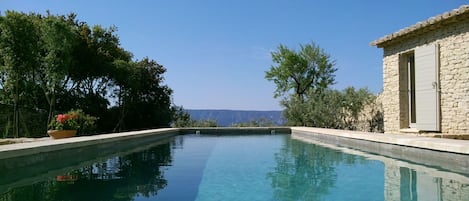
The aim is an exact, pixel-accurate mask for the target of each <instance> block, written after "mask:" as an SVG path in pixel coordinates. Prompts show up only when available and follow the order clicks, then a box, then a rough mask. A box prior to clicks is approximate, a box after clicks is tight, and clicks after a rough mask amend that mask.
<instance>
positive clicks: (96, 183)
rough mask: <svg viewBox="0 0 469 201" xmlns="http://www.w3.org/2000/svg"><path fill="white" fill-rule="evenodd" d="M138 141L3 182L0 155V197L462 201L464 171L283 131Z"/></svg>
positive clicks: (467, 185)
mask: <svg viewBox="0 0 469 201" xmlns="http://www.w3.org/2000/svg"><path fill="white" fill-rule="evenodd" d="M139 146H145V147H146V148H143V149H141V150H133V149H130V150H129V151H121V152H120V154H117V155H116V154H111V155H109V156H107V157H99V159H96V157H92V155H91V156H90V158H89V159H88V160H89V161H90V162H88V163H87V162H83V161H82V162H81V163H79V164H78V165H77V164H75V165H72V166H70V167H60V168H55V169H51V170H49V171H47V172H44V171H40V172H37V173H36V174H28V175H27V177H24V178H21V177H18V179H16V177H15V181H9V182H8V183H4V182H1V180H2V178H3V177H4V178H7V176H6V175H4V174H2V172H3V173H5V172H7V173H8V174H11V173H12V172H15V173H17V174H21V172H22V169H21V168H19V169H15V170H7V169H5V167H8V165H5V164H3V165H2V161H0V201H10V200H12V201H13V200H14V201H17V200H19V201H21V200H39V201H40V200H70V201H72V200H200V201H205V200H286V201H288V200H469V177H468V175H463V174H456V173H451V172H445V171H442V170H439V169H438V168H436V167H426V166H421V165H418V164H414V163H412V162H408V161H407V162H406V161H401V160H397V159H393V158H389V157H385V156H380V155H374V154H368V153H366V152H360V151H357V150H352V149H346V148H342V147H334V146H330V145H327V144H320V143H306V142H303V141H301V140H297V139H292V138H291V137H290V135H249V136H248V135H245V136H213V135H186V136H176V137H174V138H171V139H170V140H168V141H167V142H165V143H158V144H153V145H152V144H151V143H150V144H145V145H143V144H141V145H139ZM95 152H96V153H98V152H99V151H96V150H95ZM3 162H5V161H3ZM37 165H41V164H37ZM42 165H44V164H42ZM2 168H3V169H2Z"/></svg>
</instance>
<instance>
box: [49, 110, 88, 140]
mask: <svg viewBox="0 0 469 201" xmlns="http://www.w3.org/2000/svg"><path fill="white" fill-rule="evenodd" d="M96 119H97V118H96V117H92V116H90V115H87V114H85V113H83V111H82V110H71V111H69V112H67V113H65V114H58V115H56V116H55V118H54V119H52V121H51V122H50V124H49V130H48V131H47V134H49V136H50V137H51V138H53V139H61V138H68V137H73V136H75V135H76V134H77V132H78V131H79V130H87V131H89V130H90V128H92V127H94V122H95V121H96Z"/></svg>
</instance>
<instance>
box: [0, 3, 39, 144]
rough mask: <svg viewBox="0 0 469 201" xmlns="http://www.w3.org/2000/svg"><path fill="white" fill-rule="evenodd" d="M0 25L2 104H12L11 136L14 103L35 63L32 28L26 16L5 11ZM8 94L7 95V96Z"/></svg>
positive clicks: (15, 114)
mask: <svg viewBox="0 0 469 201" xmlns="http://www.w3.org/2000/svg"><path fill="white" fill-rule="evenodd" d="M0 22H1V24H0V71H1V72H2V73H1V78H2V79H1V81H2V84H1V86H2V92H3V94H5V95H6V97H3V101H2V102H4V103H7V104H8V103H13V108H14V109H13V122H14V123H13V124H14V128H15V129H14V136H16V137H18V133H19V129H18V128H19V125H18V124H19V112H18V104H19V103H20V102H21V99H22V97H23V96H24V93H22V92H23V91H24V90H25V88H26V86H27V85H28V84H27V82H28V81H30V80H31V77H30V76H28V75H30V73H29V72H31V69H32V68H33V67H34V66H35V64H36V55H37V54H38V48H37V41H38V38H37V35H36V27H35V25H34V22H33V21H32V20H31V18H30V17H28V16H25V15H22V14H19V13H16V12H10V11H7V12H6V15H5V16H4V17H1V21H0ZM7 94H8V95H7Z"/></svg>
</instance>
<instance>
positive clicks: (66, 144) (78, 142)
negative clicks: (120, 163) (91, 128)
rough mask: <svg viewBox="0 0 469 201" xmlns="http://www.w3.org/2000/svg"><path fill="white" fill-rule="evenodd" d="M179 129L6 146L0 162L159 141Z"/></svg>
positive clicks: (3, 146)
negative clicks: (137, 141)
mask: <svg viewBox="0 0 469 201" xmlns="http://www.w3.org/2000/svg"><path fill="white" fill-rule="evenodd" d="M179 133H180V129H179V128H161V129H151V130H142V131H130V132H122V133H109V134H101V135H93V136H81V137H73V138H65V139H58V140H52V139H51V140H40V141H34V142H25V143H16V144H7V145H1V146H0V160H1V159H7V158H15V157H21V156H26V155H32V154H38V153H45V152H52V151H60V150H64V149H73V148H80V147H86V146H91V145H97V144H105V143H112V142H116V141H120V140H130V139H138V138H143V137H149V136H152V137H156V136H157V137H160V138H161V139H164V138H167V137H171V136H176V135H179Z"/></svg>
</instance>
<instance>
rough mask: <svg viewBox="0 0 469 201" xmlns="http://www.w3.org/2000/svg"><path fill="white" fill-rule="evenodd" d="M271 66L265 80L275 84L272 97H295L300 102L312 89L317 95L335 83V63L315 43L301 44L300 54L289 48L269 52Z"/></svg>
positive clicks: (279, 47)
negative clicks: (288, 95) (290, 93)
mask: <svg viewBox="0 0 469 201" xmlns="http://www.w3.org/2000/svg"><path fill="white" fill-rule="evenodd" d="M272 60H273V62H274V63H275V64H277V65H276V66H274V65H273V66H271V67H270V70H269V71H267V72H266V75H265V78H266V79H267V80H269V81H273V82H274V83H275V84H276V85H277V89H276V91H275V95H274V96H275V97H280V96H284V95H286V94H288V93H289V92H291V90H293V92H294V94H295V95H296V96H297V97H298V98H299V100H300V101H303V99H304V96H305V94H306V93H307V92H308V91H310V90H312V91H313V93H319V92H321V91H322V90H324V89H327V88H328V87H329V86H330V85H331V84H333V83H334V72H335V71H337V69H336V68H334V65H335V62H334V61H331V59H330V56H329V55H328V54H327V53H326V52H325V51H324V50H323V49H322V48H320V47H319V46H317V45H316V44H315V43H314V42H312V43H311V44H306V45H300V51H298V52H297V51H295V50H292V49H289V48H287V47H285V46H283V45H279V46H278V50H277V51H276V52H272Z"/></svg>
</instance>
